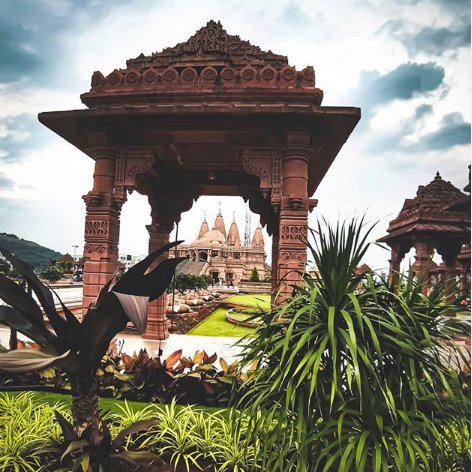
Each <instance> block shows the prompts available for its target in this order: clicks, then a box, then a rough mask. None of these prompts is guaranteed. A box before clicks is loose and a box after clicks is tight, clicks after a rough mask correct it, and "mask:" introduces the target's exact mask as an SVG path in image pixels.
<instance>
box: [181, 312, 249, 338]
mask: <svg viewBox="0 0 472 472" xmlns="http://www.w3.org/2000/svg"><path fill="white" fill-rule="evenodd" d="M227 311H228V309H227V308H217V309H216V310H215V311H214V312H213V313H212V314H211V315H210V316H209V317H208V318H206V319H205V320H203V321H202V322H201V323H200V324H198V325H197V326H195V328H193V329H191V330H190V331H189V332H188V333H187V334H193V335H195V336H234V337H237V338H242V337H243V336H246V335H247V334H252V333H253V332H254V329H253V328H246V327H245V326H238V325H235V324H233V323H230V322H229V321H226V312H227Z"/></svg>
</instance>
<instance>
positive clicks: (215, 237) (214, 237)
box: [205, 228, 226, 245]
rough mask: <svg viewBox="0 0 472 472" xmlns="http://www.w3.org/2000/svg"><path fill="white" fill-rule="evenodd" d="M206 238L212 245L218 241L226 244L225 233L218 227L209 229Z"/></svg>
mask: <svg viewBox="0 0 472 472" xmlns="http://www.w3.org/2000/svg"><path fill="white" fill-rule="evenodd" d="M205 239H206V240H208V241H209V242H210V244H212V245H213V243H214V242H217V243H219V244H225V242H226V238H225V235H224V234H223V233H222V232H221V231H219V230H217V229H216V228H213V229H212V230H211V231H208V233H206V234H205Z"/></svg>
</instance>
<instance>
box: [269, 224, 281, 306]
mask: <svg viewBox="0 0 472 472" xmlns="http://www.w3.org/2000/svg"><path fill="white" fill-rule="evenodd" d="M278 265H279V235H278V233H275V232H274V234H273V235H272V271H271V274H270V285H271V293H272V297H271V299H272V302H275V295H276V294H277V289H278V283H279V274H278V269H279V267H278Z"/></svg>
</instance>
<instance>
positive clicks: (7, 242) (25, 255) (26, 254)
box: [0, 233, 62, 268]
mask: <svg viewBox="0 0 472 472" xmlns="http://www.w3.org/2000/svg"><path fill="white" fill-rule="evenodd" d="M0 245H1V246H4V247H6V248H7V249H8V250H9V251H11V252H12V253H13V254H15V256H17V257H19V258H20V259H22V260H23V261H25V262H27V263H28V264H29V265H30V266H32V267H34V268H37V267H41V266H48V265H50V264H51V259H53V260H57V259H59V258H60V257H61V255H62V254H61V253H60V252H57V251H53V250H52V249H48V248H47V247H44V246H40V245H39V244H37V243H35V242H33V241H27V240H26V239H20V238H19V237H18V236H16V235H15V234H7V233H0Z"/></svg>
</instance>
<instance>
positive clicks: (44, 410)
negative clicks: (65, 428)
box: [0, 392, 67, 472]
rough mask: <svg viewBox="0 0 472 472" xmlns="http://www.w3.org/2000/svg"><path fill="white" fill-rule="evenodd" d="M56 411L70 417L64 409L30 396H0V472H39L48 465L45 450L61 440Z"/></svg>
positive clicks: (22, 394)
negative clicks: (52, 443) (53, 442)
mask: <svg viewBox="0 0 472 472" xmlns="http://www.w3.org/2000/svg"><path fill="white" fill-rule="evenodd" d="M54 410H56V411H60V412H62V414H64V415H66V416H67V413H66V408H65V406H64V405H62V404H60V403H56V404H55V405H53V406H50V405H48V404H47V403H44V402H40V401H37V400H35V399H34V396H33V394H32V393H30V392H23V393H21V394H19V395H9V394H5V393H2V394H0V471H2V472H3V471H5V472H9V471H16V472H26V471H31V472H37V471H38V470H39V468H40V467H41V465H42V464H44V462H45V461H47V454H46V452H45V448H46V447H47V446H48V444H49V443H50V442H51V441H57V440H59V438H60V436H61V430H60V427H59V425H58V424H57V423H56V421H55V416H54Z"/></svg>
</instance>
